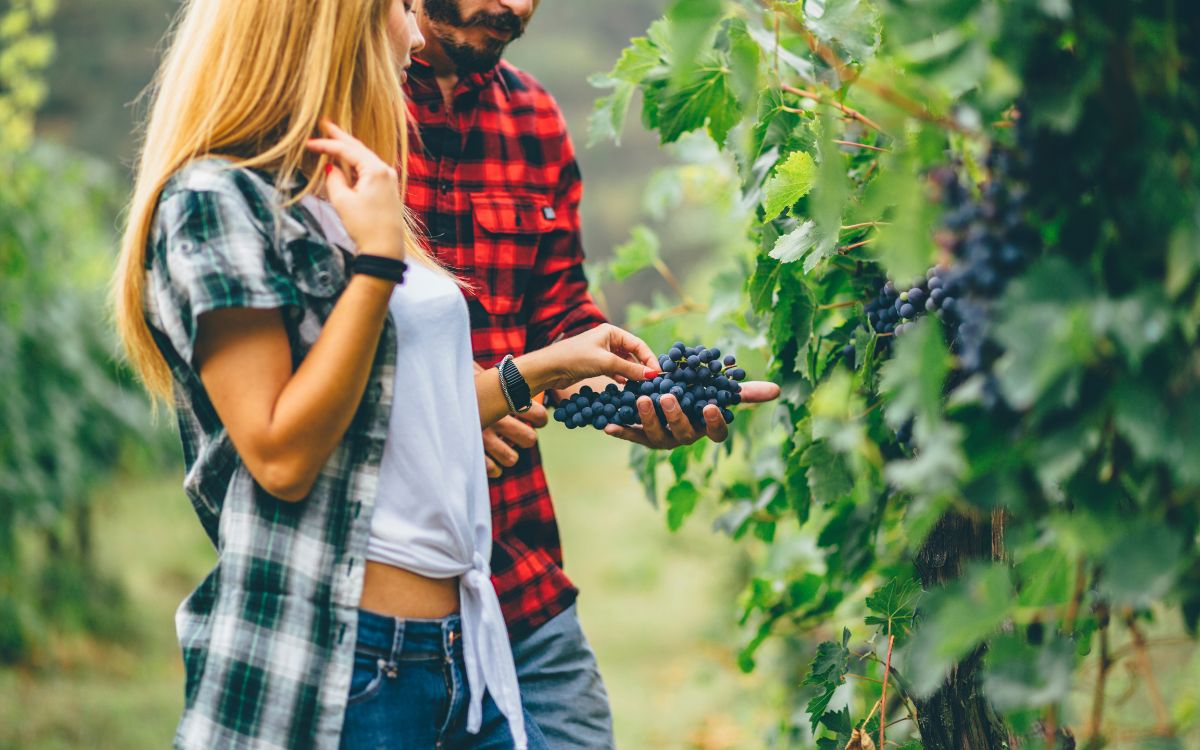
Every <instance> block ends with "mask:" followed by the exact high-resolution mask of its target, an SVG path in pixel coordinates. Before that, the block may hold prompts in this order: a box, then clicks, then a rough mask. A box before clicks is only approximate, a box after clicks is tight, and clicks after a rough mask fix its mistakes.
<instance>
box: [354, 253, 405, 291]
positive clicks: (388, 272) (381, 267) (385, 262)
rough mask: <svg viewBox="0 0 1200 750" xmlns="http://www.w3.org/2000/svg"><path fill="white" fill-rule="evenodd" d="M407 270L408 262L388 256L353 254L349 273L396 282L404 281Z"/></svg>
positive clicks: (401, 282)
mask: <svg viewBox="0 0 1200 750" xmlns="http://www.w3.org/2000/svg"><path fill="white" fill-rule="evenodd" d="M407 270H408V264H407V263H405V262H404V261H402V260H397V259H396V258H388V257H386V256H383V255H362V254H359V255H355V256H354V259H353V260H352V261H350V271H351V273H357V274H362V275H363V276H375V277H377V278H380V279H387V280H388V281H394V282H396V283H397V284H403V283H404V272H405V271H407Z"/></svg>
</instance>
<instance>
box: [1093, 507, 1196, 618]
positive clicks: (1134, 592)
mask: <svg viewBox="0 0 1200 750" xmlns="http://www.w3.org/2000/svg"><path fill="white" fill-rule="evenodd" d="M1182 563H1183V540H1182V539H1181V538H1180V536H1179V534H1178V533H1177V532H1176V531H1175V530H1173V529H1171V528H1169V527H1168V526H1166V525H1165V524H1163V523H1160V522H1156V521H1152V520H1149V519H1145V518H1142V519H1136V520H1134V521H1132V522H1131V523H1127V524H1126V525H1125V527H1124V528H1123V529H1122V532H1121V533H1120V534H1119V535H1117V537H1116V538H1115V539H1114V543H1113V544H1112V546H1110V547H1109V549H1108V551H1107V552H1106V553H1105V554H1104V556H1103V557H1102V558H1101V564H1102V565H1103V574H1102V575H1101V576H1100V591H1101V592H1102V593H1103V594H1104V595H1105V596H1106V597H1108V598H1109V599H1110V600H1111V601H1112V602H1113V603H1114V604H1127V605H1129V606H1132V607H1149V606H1152V605H1154V604H1155V603H1157V602H1160V601H1161V600H1162V599H1163V598H1164V597H1165V596H1166V595H1167V594H1168V593H1169V592H1170V591H1171V588H1172V586H1173V585H1174V584H1175V580H1176V578H1177V577H1178V576H1179V571H1180V567H1181V565H1182Z"/></svg>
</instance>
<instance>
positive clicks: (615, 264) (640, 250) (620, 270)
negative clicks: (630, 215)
mask: <svg viewBox="0 0 1200 750" xmlns="http://www.w3.org/2000/svg"><path fill="white" fill-rule="evenodd" d="M658 260H659V243H658V235H657V234H655V233H654V230H652V229H650V228H649V227H647V226H645V225H642V224H639V225H637V226H636V227H634V228H633V231H632V232H631V233H630V238H629V241H628V242H626V243H624V244H622V245H619V246H617V249H616V258H614V259H613V261H612V263H611V265H610V266H609V268H610V270H611V271H612V275H613V278H614V279H616V280H617V281H624V280H625V279H628V278H629V277H630V276H632V275H634V274H635V273H637V272H638V271H641V270H643V269H646V268H649V267H651V266H653V265H654V264H655V263H657V262H658Z"/></svg>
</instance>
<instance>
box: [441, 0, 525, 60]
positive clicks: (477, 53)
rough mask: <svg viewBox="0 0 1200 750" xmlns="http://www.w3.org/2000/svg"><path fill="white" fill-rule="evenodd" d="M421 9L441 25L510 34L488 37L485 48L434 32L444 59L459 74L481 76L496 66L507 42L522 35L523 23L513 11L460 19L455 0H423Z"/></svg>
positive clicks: (481, 14) (479, 14) (460, 15)
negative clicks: (498, 37) (477, 74)
mask: <svg viewBox="0 0 1200 750" xmlns="http://www.w3.org/2000/svg"><path fill="white" fill-rule="evenodd" d="M424 9H425V15H426V16H428V17H429V20H430V21H433V22H434V23H435V24H438V25H441V26H451V27H454V28H459V29H467V28H471V27H472V26H484V27H486V28H489V29H494V30H496V31H506V32H508V33H509V34H511V35H512V36H511V37H510V38H509V39H508V40H503V39H494V38H490V37H489V38H488V40H487V42H486V43H485V44H484V46H483V47H482V48H480V47H474V46H472V45H470V44H466V43H463V42H459V41H455V40H454V38H453V37H451V36H450V35H449V34H440V33H438V31H437V30H436V29H435V30H434V32H433V33H434V36H436V37H437V40H438V42H439V43H440V44H441V45H442V49H443V50H445V52H446V56H447V57H449V58H450V61H451V62H453V63H454V65H455V67H456V68H458V70H459V72H461V73H483V72H485V71H488V70H491V69H492V68H494V67H496V64H497V63H499V62H500V58H501V57H502V56H503V55H504V50H505V48H506V47H508V45H509V43H510V42H513V41H515V40H516V39H517V38H518V37H519V36H521V34H523V33H524V32H525V25H524V23H522V21H521V19H520V18H519V17H518V16H516V15H515V14H513V13H512V12H506V13H498V14H492V13H476V14H475V15H474V16H472V17H471V18H463V16H462V10H461V9H460V8H459V7H458V0H425V5H424Z"/></svg>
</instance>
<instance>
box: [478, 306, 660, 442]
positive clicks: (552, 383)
mask: <svg viewBox="0 0 1200 750" xmlns="http://www.w3.org/2000/svg"><path fill="white" fill-rule="evenodd" d="M514 363H515V364H516V366H517V369H518V370H520V372H521V376H522V377H523V378H525V382H526V383H528V384H529V392H530V393H540V392H542V391H545V390H547V389H550V388H566V387H567V386H570V385H572V384H573V383H576V382H578V381H580V380H585V379H587V378H592V377H596V376H598V375H606V376H608V377H611V378H613V379H614V380H616V381H617V382H619V383H624V382H625V381H626V380H641V379H643V378H647V377H654V376H655V375H657V374H658V361H657V360H656V359H655V358H654V352H652V351H651V350H650V347H649V346H647V345H646V343H645V342H644V341H642V340H641V339H639V338H638V337H637V336H634V335H633V334H632V333H629V332H628V331H624V330H621V329H620V328H617V327H616V326H613V325H609V324H607V323H605V324H604V325H600V326H597V327H595V328H592V329H591V330H589V331H586V332H584V333H581V334H579V335H578V336H572V337H571V338H569V339H565V340H563V341H559V342H556V343H554V344H551V345H550V346H547V347H546V348H545V349H538V350H537V351H533V352H530V353H529V354H523V355H521V356H520V357H516V358H515V359H514ZM475 391H476V394H477V395H478V398H479V421H480V423H481V424H482V426H483V427H490V426H491V425H492V424H494V423H495V422H497V421H499V420H500V419H502V418H503V417H506V416H508V414H509V411H508V402H507V401H506V400H505V399H504V392H503V391H502V390H500V373H499V371H497V370H496V368H494V367H492V368H489V369H487V370H483V371H481V372H478V373H476V374H475Z"/></svg>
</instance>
